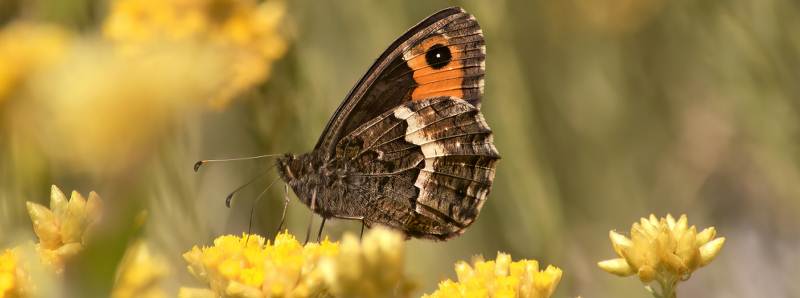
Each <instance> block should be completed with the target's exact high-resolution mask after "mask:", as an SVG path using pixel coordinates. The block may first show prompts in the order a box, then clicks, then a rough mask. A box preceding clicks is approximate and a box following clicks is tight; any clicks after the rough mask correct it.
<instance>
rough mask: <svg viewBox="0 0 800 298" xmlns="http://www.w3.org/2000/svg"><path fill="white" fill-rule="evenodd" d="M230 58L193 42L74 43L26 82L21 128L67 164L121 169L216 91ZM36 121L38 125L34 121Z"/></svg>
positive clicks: (147, 153) (106, 170)
mask: <svg viewBox="0 0 800 298" xmlns="http://www.w3.org/2000/svg"><path fill="white" fill-rule="evenodd" d="M229 63H232V58H230V57H226V56H224V55H220V54H219V53H217V52H215V51H214V50H213V49H210V48H207V47H202V46H196V45H152V47H150V48H148V50H147V51H146V52H143V53H138V54H136V55H124V54H121V53H118V52H117V51H116V50H115V47H114V46H112V45H110V44H108V43H107V42H103V41H102V40H92V39H81V40H79V41H76V42H75V43H74V45H73V47H72V50H71V51H70V52H69V53H68V54H67V58H66V59H65V61H64V62H63V63H59V64H57V65H54V66H53V67H50V68H48V70H47V71H45V72H42V73H39V74H38V75H36V76H35V78H33V79H32V80H31V82H30V84H29V86H28V87H29V88H28V89H29V91H28V94H29V95H30V99H29V100H28V101H27V102H28V103H30V104H31V105H32V106H31V110H32V111H31V112H29V113H27V114H29V115H30V117H29V118H24V119H20V121H19V122H20V124H19V125H18V126H19V127H22V128H25V127H26V126H27V127H30V126H36V128H37V129H36V130H33V131H31V132H30V133H31V134H35V136H36V137H37V138H38V140H40V143H41V144H42V146H43V148H44V149H45V151H46V153H48V154H49V155H50V156H52V157H54V158H55V159H56V160H58V161H63V162H66V163H67V164H66V165H65V166H70V167H77V168H78V169H82V170H90V171H92V172H98V173H101V174H109V173H111V174H113V173H120V172H123V171H125V170H128V169H130V168H131V167H133V166H135V165H137V164H139V163H141V162H142V161H143V160H144V159H145V158H147V157H148V156H150V154H152V152H153V151H154V149H155V148H156V146H157V144H158V142H159V140H162V139H163V138H164V137H166V136H167V135H168V134H169V133H170V132H171V131H173V128H174V127H176V124H177V123H180V121H181V120H183V119H184V118H183V117H185V115H190V114H192V112H193V111H199V110H200V109H198V108H197V107H196V105H197V104H196V103H197V101H198V100H201V101H202V100H203V98H207V97H208V96H209V94H212V93H214V92H216V91H215V90H218V89H219V87H218V86H220V85H221V84H222V83H223V82H224V80H226V78H225V76H226V74H225V72H224V69H225V68H226V67H228V66H227V65H228V64H229ZM31 123H33V124H31Z"/></svg>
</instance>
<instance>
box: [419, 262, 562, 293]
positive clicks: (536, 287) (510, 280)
mask: <svg viewBox="0 0 800 298" xmlns="http://www.w3.org/2000/svg"><path fill="white" fill-rule="evenodd" d="M455 270H456V274H457V276H458V282H455V281H452V280H449V279H448V280H446V281H443V282H441V283H439V289H438V290H436V292H434V293H433V294H430V295H424V296H423V297H427V298H454V297H476V298H477V297H523V298H527V297H530V298H547V297H550V295H552V294H553V292H554V291H555V289H556V287H558V283H559V282H560V281H561V274H562V272H561V269H559V268H558V267H554V266H551V265H548V266H547V268H546V269H544V270H539V262H538V261H536V260H521V261H516V262H513V261H512V260H511V256H510V255H508V254H504V253H497V259H496V260H494V261H484V260H482V258H478V259H477V260H475V261H473V265H472V266H470V265H469V264H467V263H466V262H464V261H461V262H458V263H457V264H456V268H455Z"/></svg>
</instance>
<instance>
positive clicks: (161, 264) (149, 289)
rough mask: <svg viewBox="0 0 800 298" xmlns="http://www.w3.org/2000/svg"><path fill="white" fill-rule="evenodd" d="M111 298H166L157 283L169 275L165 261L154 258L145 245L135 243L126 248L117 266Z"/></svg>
mask: <svg viewBox="0 0 800 298" xmlns="http://www.w3.org/2000/svg"><path fill="white" fill-rule="evenodd" d="M117 268H118V269H117V277H116V281H115V282H114V288H113V290H112V292H111V297H112V298H127V297H131V298H133V297H143V298H159V297H167V295H166V293H164V291H163V290H162V289H161V287H160V286H159V283H160V282H161V280H162V279H164V278H165V277H166V276H167V275H168V274H169V268H168V267H167V263H166V261H165V260H163V259H162V258H160V257H158V256H154V255H153V254H152V253H151V252H150V249H149V247H148V246H147V244H145V243H144V242H141V241H140V242H136V243H134V244H133V245H132V246H130V247H129V248H128V250H127V251H126V253H125V256H124V257H123V258H122V261H121V262H120V264H119V266H117Z"/></svg>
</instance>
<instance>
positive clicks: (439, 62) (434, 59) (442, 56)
mask: <svg viewBox="0 0 800 298" xmlns="http://www.w3.org/2000/svg"><path fill="white" fill-rule="evenodd" d="M452 58H453V55H451V54H450V48H448V47H447V46H444V45H440V44H435V45H433V46H432V47H430V48H429V49H428V52H427V53H425V61H426V62H428V65H430V66H431V67H433V69H440V68H442V67H445V66H447V64H448V63H450V60H451V59H452Z"/></svg>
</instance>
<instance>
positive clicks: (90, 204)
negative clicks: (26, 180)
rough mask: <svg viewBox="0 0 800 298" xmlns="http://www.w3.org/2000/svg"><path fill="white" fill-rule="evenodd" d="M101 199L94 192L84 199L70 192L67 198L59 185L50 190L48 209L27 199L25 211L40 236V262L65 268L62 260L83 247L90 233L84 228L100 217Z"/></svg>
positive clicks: (76, 193) (58, 271)
mask: <svg viewBox="0 0 800 298" xmlns="http://www.w3.org/2000/svg"><path fill="white" fill-rule="evenodd" d="M101 203H102V201H101V199H100V196H98V195H97V194H96V193H95V192H91V193H89V199H88V200H87V199H85V198H84V197H83V196H82V195H81V194H80V193H78V192H76V191H73V192H72V196H71V197H70V199H69V200H67V197H66V196H65V195H64V193H63V192H61V190H60V189H58V187H56V186H55V185H53V186H52V187H51V190H50V208H49V209H48V208H47V207H45V206H42V205H39V204H37V203H33V202H27V207H28V214H29V215H30V217H31V221H32V222H33V231H34V232H35V233H36V236H38V237H39V243H38V244H37V245H36V250H37V251H38V252H39V255H40V257H41V258H42V262H43V263H45V264H48V265H50V266H52V267H53V268H54V270H55V272H57V273H60V272H62V271H63V269H64V261H65V260H66V259H68V258H70V257H72V256H74V255H76V254H77V253H78V252H80V251H81V249H83V244H84V243H85V241H86V238H87V237H88V236H89V233H87V230H89V227H90V226H91V225H92V224H94V223H95V222H96V221H97V220H98V219H99V217H100V209H101Z"/></svg>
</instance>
